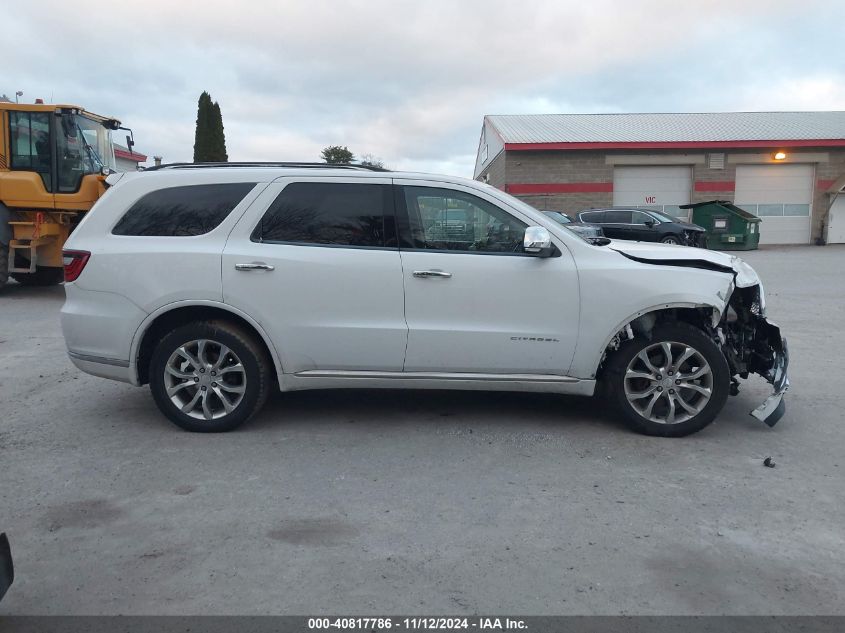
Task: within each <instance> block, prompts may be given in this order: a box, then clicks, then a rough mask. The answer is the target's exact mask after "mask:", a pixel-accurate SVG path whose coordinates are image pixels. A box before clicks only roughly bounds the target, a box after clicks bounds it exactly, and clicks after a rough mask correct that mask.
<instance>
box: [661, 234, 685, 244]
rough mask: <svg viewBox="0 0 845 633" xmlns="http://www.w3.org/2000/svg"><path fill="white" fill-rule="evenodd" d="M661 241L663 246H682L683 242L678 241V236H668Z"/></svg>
mask: <svg viewBox="0 0 845 633" xmlns="http://www.w3.org/2000/svg"><path fill="white" fill-rule="evenodd" d="M660 241H661V242H662V243H663V244H680V243H681V240H680V239H678V236H677V235H667V236H665V237H664V238H663V239H662V240H660Z"/></svg>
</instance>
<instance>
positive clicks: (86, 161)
mask: <svg viewBox="0 0 845 633" xmlns="http://www.w3.org/2000/svg"><path fill="white" fill-rule="evenodd" d="M60 120H61V125H60V126H59V129H58V134H57V137H58V139H57V140H58V164H59V174H58V175H59V192H72V191H78V190H79V186H80V183H81V182H82V177H83V176H85V175H86V174H99V173H101V172H102V169H103V167H108V168H109V169H114V167H115V162H114V146H113V145H112V138H111V130H109V129H107V128H106V127H105V126H104V125H103V124H102V123H99V122H98V121H95V120H94V119H89V118H88V117H86V116H82V115H79V114H77V115H74V114H63V115H62V116H61V119H60Z"/></svg>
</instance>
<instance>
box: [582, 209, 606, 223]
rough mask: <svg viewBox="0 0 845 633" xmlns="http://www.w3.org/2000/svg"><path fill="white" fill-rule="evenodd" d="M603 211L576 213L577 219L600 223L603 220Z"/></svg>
mask: <svg viewBox="0 0 845 633" xmlns="http://www.w3.org/2000/svg"><path fill="white" fill-rule="evenodd" d="M603 216H604V211H584V212H583V213H579V214H578V219H579V220H580V221H581V222H593V223H595V224H601V223H602V222H603Z"/></svg>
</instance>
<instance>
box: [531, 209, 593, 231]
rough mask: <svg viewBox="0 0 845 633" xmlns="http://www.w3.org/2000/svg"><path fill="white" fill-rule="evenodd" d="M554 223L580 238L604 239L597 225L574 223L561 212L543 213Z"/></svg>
mask: <svg viewBox="0 0 845 633" xmlns="http://www.w3.org/2000/svg"><path fill="white" fill-rule="evenodd" d="M543 213H544V214H546V215H547V216H549V217H550V218H551V219H552V220H554V221H555V222H559V223H560V224H563V225H564V226H565V227H566V228H568V229H569V230H570V231H574V232H576V233H577V234H578V235H580V236H581V237H604V232H603V231H602V228H601V227H600V226H598V225H597V224H587V223H585V222H576V221H575V220H573V219H572V218H571V217H570V216H568V215H567V214H565V213H564V212H563V211H543Z"/></svg>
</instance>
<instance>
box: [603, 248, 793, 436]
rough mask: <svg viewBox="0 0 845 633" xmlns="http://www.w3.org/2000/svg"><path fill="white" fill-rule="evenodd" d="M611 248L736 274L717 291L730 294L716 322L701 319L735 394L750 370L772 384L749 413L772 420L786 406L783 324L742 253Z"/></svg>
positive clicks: (659, 262) (648, 259)
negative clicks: (774, 317) (774, 318)
mask: <svg viewBox="0 0 845 633" xmlns="http://www.w3.org/2000/svg"><path fill="white" fill-rule="evenodd" d="M610 248H611V249H612V250H615V251H617V252H618V253H620V254H621V255H624V256H625V257H627V258H628V259H631V260H634V261H636V262H641V263H645V264H652V265H656V266H676V267H681V268H697V269H703V270H712V271H714V272H721V273H729V274H731V275H732V276H733V279H732V280H731V281H730V283H729V286H728V287H727V288H726V292H725V293H724V294H722V293H719V298H720V299H722V300H723V301H724V299H725V298H727V303H726V304H723V305H721V306H718V308H717V311H716V312H715V313H714V315H715V317H714V318H716V319H719V320H718V322H715V323H714V322H712V321H711V322H710V323H700V327H702V328H703V329H704V330H705V331H708V332H709V333H710V335H711V336H712V337H713V340H714V341H715V342H716V343H717V344H718V345H719V346H720V347H721V348H722V352H723V353H724V355H725V358H726V359H727V361H728V365H729V367H730V370H731V376H732V377H733V384H732V385H731V393H732V394H736V393H738V391H739V383H738V382H737V381H736V377H737V376H739V377H740V378H743V379H744V378H748V375H749V374H752V373H753V374H759V375H760V376H762V377H763V378H765V379H766V380H767V381H768V382H769V383H770V384H771V385H772V388H773V391H772V395H771V396H769V398H767V399H766V401H765V402H764V403H763V404H761V405H760V406H759V407H757V408H756V409H754V410H753V411H751V415H753V416H754V417H755V418H757V419H758V420H761V421H762V422H765V423H766V424H768V425H769V426H774V425H775V424H776V423H777V421H778V420H780V419H781V417H783V414H784V411H785V405H784V401H783V394H784V393H785V392H786V390H787V389H788V388H789V378H788V377H787V366H788V365H789V351H788V349H787V346H786V339H784V338H783V336H781V333H780V328H779V327H778V326H777V325H775V324H774V323H772V322H771V321H769V320H768V319H766V297H765V293H764V291H763V286H762V284H761V283H760V278H759V277H758V276H757V273H756V271H755V270H754V269H753V268H752V267H751V266H749V265H748V264H747V263H746V262H744V261H743V260H742V259H740V258H739V257H736V256H733V255H728V254H726V253H720V252H717V251H711V250H706V249H692V248H685V247H680V246H675V247H667V246H665V245H662V244H660V245H654V244H647V243H642V242H612V243H611V244H610ZM714 307H716V306H715V305H714Z"/></svg>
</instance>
